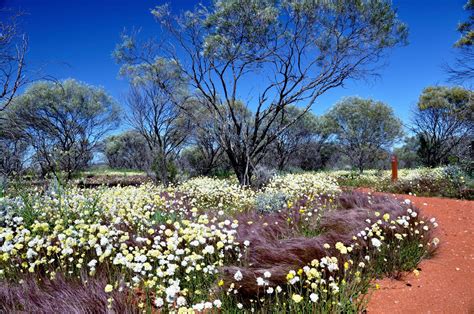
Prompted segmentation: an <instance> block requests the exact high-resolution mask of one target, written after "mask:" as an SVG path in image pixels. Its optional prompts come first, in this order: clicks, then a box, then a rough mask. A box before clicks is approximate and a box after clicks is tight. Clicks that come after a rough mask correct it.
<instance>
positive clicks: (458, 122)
mask: <svg viewBox="0 0 474 314" xmlns="http://www.w3.org/2000/svg"><path fill="white" fill-rule="evenodd" d="M412 130H413V132H414V133H415V134H416V135H417V136H418V139H419V141H420V145H419V148H418V156H419V157H420V159H421V162H422V163H423V164H424V165H426V166H430V167H435V166H439V165H442V164H447V163H448V161H449V157H450V156H452V157H455V158H458V157H460V156H463V155H468V156H469V154H472V149H473V148H472V145H473V142H474V93H473V92H472V91H471V90H468V89H464V88H461V87H446V86H431V87H427V88H425V89H424V90H423V93H422V94H421V96H420V99H419V101H418V105H417V107H416V111H415V115H414V117H413V121H412ZM470 150H471V151H470Z"/></svg>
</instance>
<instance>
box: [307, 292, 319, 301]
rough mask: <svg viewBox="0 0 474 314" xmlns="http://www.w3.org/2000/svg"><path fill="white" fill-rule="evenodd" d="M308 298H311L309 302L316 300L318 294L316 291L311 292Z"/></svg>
mask: <svg viewBox="0 0 474 314" xmlns="http://www.w3.org/2000/svg"><path fill="white" fill-rule="evenodd" d="M309 298H310V299H311V302H315V303H316V302H318V299H319V296H318V295H317V294H316V293H311V294H310V295H309Z"/></svg>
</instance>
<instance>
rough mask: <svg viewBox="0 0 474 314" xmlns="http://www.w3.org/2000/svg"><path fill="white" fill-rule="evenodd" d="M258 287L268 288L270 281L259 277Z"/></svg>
mask: <svg viewBox="0 0 474 314" xmlns="http://www.w3.org/2000/svg"><path fill="white" fill-rule="evenodd" d="M257 285H259V286H266V285H268V281H266V280H264V279H263V278H262V277H258V278H257Z"/></svg>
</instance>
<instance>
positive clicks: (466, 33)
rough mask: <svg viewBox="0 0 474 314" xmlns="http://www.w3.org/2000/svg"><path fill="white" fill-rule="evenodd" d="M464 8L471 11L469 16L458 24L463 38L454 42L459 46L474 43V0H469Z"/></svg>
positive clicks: (469, 45)
mask: <svg viewBox="0 0 474 314" xmlns="http://www.w3.org/2000/svg"><path fill="white" fill-rule="evenodd" d="M464 9H465V10H466V11H469V17H468V20H467V21H465V22H462V23H460V24H459V25H458V31H459V32H460V33H461V38H460V39H458V41H456V43H455V44H454V46H455V47H458V48H463V47H471V46H473V44H474V0H468V1H467V3H466V5H465V6H464Z"/></svg>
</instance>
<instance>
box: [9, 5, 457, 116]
mask: <svg viewBox="0 0 474 314" xmlns="http://www.w3.org/2000/svg"><path fill="white" fill-rule="evenodd" d="M162 2H163V1H149V0H134V1H132V0H81V1H79V0H76V1H73V0H71V1H65V0H62V1H59V0H0V5H3V6H6V7H10V8H14V9H18V8H20V9H22V10H24V11H25V12H27V13H28V14H27V15H26V16H25V18H24V23H23V24H24V25H23V28H24V30H25V31H26V32H27V33H28V36H29V39H30V50H29V54H28V62H29V65H30V68H32V69H41V72H42V73H43V74H47V75H51V76H53V77H55V78H57V79H64V78H69V77H72V78H75V79H78V80H80V81H83V82H86V83H88V84H92V85H97V86H102V87H104V88H105V89H106V90H107V91H108V92H109V93H110V94H111V95H112V96H113V97H114V98H115V99H116V100H117V101H119V102H122V101H123V99H124V95H125V94H126V92H127V83H126V82H125V81H124V80H123V79H120V78H119V77H118V68H119V67H118V65H116V64H115V62H114V60H113V59H112V57H111V53H112V51H113V49H114V47H115V45H116V43H117V42H118V41H119V35H120V33H121V32H122V31H123V29H124V28H127V29H131V28H133V27H137V28H141V29H142V35H143V36H144V37H147V36H153V34H155V33H156V32H157V29H158V24H157V23H156V22H155V21H154V19H153V17H152V15H151V14H150V9H151V8H153V7H154V6H155V5H157V4H161V3H162ZM169 2H171V3H172V7H174V8H176V9H178V10H181V9H183V8H184V9H185V8H187V7H191V6H192V5H193V3H194V1H169ZM465 2H466V1H465V0H393V4H394V7H395V8H397V10H398V14H399V18H400V19H401V20H402V21H404V22H405V23H407V24H408V26H409V29H410V32H409V45H408V46H406V47H402V48H396V49H394V50H393V51H392V52H391V53H390V55H389V58H388V59H387V63H388V64H387V65H386V66H385V67H384V68H383V69H382V70H381V71H380V72H379V74H380V77H379V78H376V79H369V80H364V81H357V82H353V81H351V82H349V83H347V84H346V86H345V87H344V88H337V89H334V90H331V91H328V92H327V93H326V94H325V95H323V96H322V97H320V98H319V100H318V101H317V103H316V105H315V107H314V109H313V111H314V112H315V113H317V114H321V113H324V112H325V111H327V110H328V108H330V107H331V106H332V105H333V104H334V103H335V102H337V101H338V100H339V99H341V98H342V97H344V96H353V95H358V96H361V97H370V98H374V99H377V100H382V101H384V102H386V103H388V104H389V105H391V106H392V107H393V108H394V110H395V112H396V114H397V115H398V116H399V117H400V118H401V119H402V120H403V121H404V122H408V121H409V119H410V112H411V109H412V108H413V107H414V106H415V104H416V102H417V99H418V96H419V95H420V93H421V91H422V89H423V88H424V87H426V86H428V85H433V84H438V85H443V84H447V83H446V74H445V73H444V71H443V69H442V65H443V64H444V63H445V62H449V61H450V60H452V59H453V57H454V49H453V48H452V46H453V43H454V42H455V41H456V40H457V38H458V37H459V34H458V33H457V31H456V25H457V24H458V23H459V22H460V21H462V20H464V19H465V18H466V12H465V11H464V10H463V8H462V7H463V5H464V4H465Z"/></svg>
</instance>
